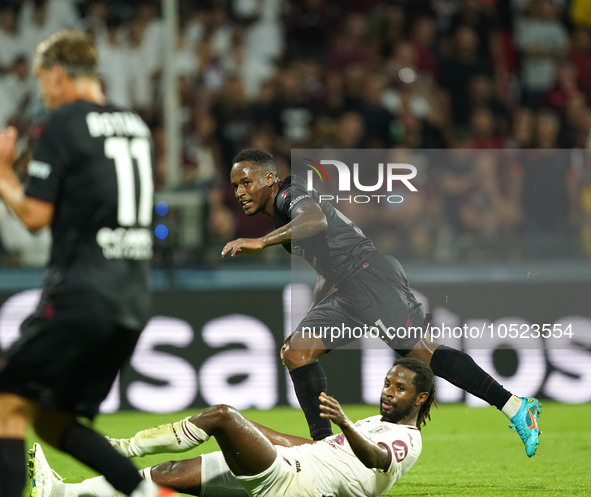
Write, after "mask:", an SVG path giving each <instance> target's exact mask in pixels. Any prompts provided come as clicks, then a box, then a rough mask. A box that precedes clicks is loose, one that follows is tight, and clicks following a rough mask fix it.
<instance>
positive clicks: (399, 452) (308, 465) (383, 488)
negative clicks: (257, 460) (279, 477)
mask: <svg viewBox="0 0 591 497" xmlns="http://www.w3.org/2000/svg"><path fill="white" fill-rule="evenodd" d="M382 419H383V418H382V417H381V416H379V415H378V416H372V417H369V418H366V419H362V420H360V421H357V423H355V427H356V428H357V429H358V430H359V431H360V432H361V433H362V434H363V435H365V436H366V437H367V438H369V439H370V440H371V441H372V442H375V443H377V444H379V445H382V446H383V447H385V448H386V449H387V451H388V462H387V464H386V465H385V466H384V467H383V468H374V469H370V468H367V467H365V465H364V464H363V463H362V462H361V461H360V460H359V459H358V458H357V456H356V455H355V453H354V452H353V450H352V449H351V446H350V445H349V442H348V441H347V438H346V437H345V435H343V434H342V433H340V434H338V435H333V436H331V437H328V438H325V439H324V440H322V441H320V442H316V443H314V444H309V445H298V446H296V447H276V449H277V450H278V451H279V453H280V454H282V455H283V456H285V457H286V458H288V459H292V460H293V459H295V460H296V462H297V463H298V464H301V466H302V468H304V466H305V469H306V471H308V472H309V473H310V474H311V475H312V477H313V478H314V484H315V485H316V488H317V489H318V490H319V491H320V492H321V493H322V495H323V496H324V497H373V496H378V495H382V494H383V493H385V492H387V491H388V490H389V489H390V488H391V487H392V485H394V483H396V481H398V479H399V478H400V477H401V476H402V475H404V474H405V473H406V472H407V471H408V470H409V469H410V468H411V467H412V465H413V464H414V463H415V462H416V460H417V459H418V458H419V454H420V453H421V447H422V440H421V432H420V431H419V430H418V429H417V428H416V427H414V426H408V425H399V424H395V423H391V422H389V421H385V420H382Z"/></svg>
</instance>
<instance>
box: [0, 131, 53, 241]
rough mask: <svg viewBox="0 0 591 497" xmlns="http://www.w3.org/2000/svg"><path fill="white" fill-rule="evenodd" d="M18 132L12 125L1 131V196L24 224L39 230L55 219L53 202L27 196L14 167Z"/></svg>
mask: <svg viewBox="0 0 591 497" xmlns="http://www.w3.org/2000/svg"><path fill="white" fill-rule="evenodd" d="M16 139H17V132H16V129H15V128H14V127H12V126H10V127H8V128H6V129H3V130H1V131H0V197H2V200H4V203H5V204H6V206H7V207H8V208H9V209H10V210H11V211H12V212H13V213H14V214H15V215H16V217H18V218H19V219H20V220H21V221H22V222H23V224H24V225H25V226H26V227H27V228H29V229H31V230H38V229H41V228H43V227H44V226H47V225H48V224H49V223H51V220H52V219H53V211H54V207H53V204H51V203H49V202H44V201H43V200H38V199H36V198H32V197H27V196H26V195H25V193H24V190H23V185H22V184H21V182H20V180H19V179H18V176H17V175H16V174H15V173H14V170H13V169H12V163H13V162H14V158H15V150H16Z"/></svg>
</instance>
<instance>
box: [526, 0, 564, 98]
mask: <svg viewBox="0 0 591 497" xmlns="http://www.w3.org/2000/svg"><path fill="white" fill-rule="evenodd" d="M527 13H528V16H527V17H525V18H523V19H520V20H519V21H518V22H517V26H516V31H517V32H516V40H515V44H516V46H517V47H518V49H519V50H521V52H522V53H523V58H522V61H521V76H522V85H523V90H522V97H521V98H522V102H523V104H524V105H527V106H529V107H533V108H534V109H535V108H538V107H539V106H540V103H541V99H542V96H543V94H544V92H546V91H548V90H550V89H551V88H552V86H553V85H554V81H555V74H556V65H557V62H558V60H559V59H560V58H561V57H564V56H565V55H566V53H567V50H568V47H569V39H568V34H567V31H566V29H565V27H564V26H563V25H562V24H561V23H560V20H559V17H558V14H559V13H558V9H557V8H556V6H555V5H554V3H553V2H552V0H531V1H530V3H529V4H528V7H527Z"/></svg>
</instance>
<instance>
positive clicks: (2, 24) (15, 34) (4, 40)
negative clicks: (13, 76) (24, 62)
mask: <svg viewBox="0 0 591 497" xmlns="http://www.w3.org/2000/svg"><path fill="white" fill-rule="evenodd" d="M25 52H26V48H24V47H23V46H22V40H21V36H20V33H19V29H18V24H17V20H16V13H15V11H14V8H13V7H10V6H6V5H5V6H2V5H0V76H1V75H2V74H4V73H5V72H8V71H9V70H10V67H11V66H12V63H13V62H14V59H16V57H17V55H20V54H23V55H27V56H29V54H26V53H25Z"/></svg>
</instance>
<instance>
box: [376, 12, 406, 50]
mask: <svg viewBox="0 0 591 497" xmlns="http://www.w3.org/2000/svg"><path fill="white" fill-rule="evenodd" d="M384 10H385V12H383V14H382V19H381V21H382V26H381V29H382V36H381V39H380V45H381V47H380V52H381V54H382V55H383V56H384V57H388V56H390V55H391V54H392V53H393V52H394V50H395V49H396V47H397V46H398V44H399V43H400V42H402V41H403V40H404V38H405V36H406V23H407V19H406V12H405V11H404V8H403V7H402V5H397V4H394V5H389V6H388V7H387V8H385V9H384Z"/></svg>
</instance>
